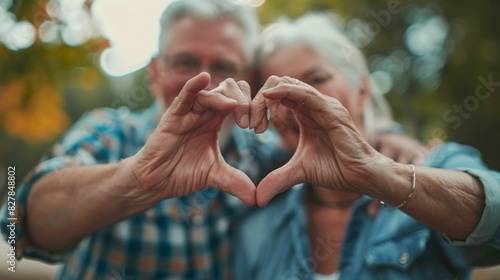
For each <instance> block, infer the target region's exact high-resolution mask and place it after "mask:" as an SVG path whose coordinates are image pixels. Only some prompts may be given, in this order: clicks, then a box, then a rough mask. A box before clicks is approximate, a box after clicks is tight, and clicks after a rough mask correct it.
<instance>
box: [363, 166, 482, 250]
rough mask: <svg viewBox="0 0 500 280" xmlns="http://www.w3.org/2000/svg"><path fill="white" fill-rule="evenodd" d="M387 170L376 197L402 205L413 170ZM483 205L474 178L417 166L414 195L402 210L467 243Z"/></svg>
mask: <svg viewBox="0 0 500 280" xmlns="http://www.w3.org/2000/svg"><path fill="white" fill-rule="evenodd" d="M386 170H387V171H386V172H384V175H383V176H379V178H380V179H379V181H378V184H377V186H376V187H375V188H373V192H374V193H373V196H374V197H377V198H379V199H381V200H383V201H387V202H390V203H391V204H393V205H399V204H400V203H402V202H403V201H404V200H405V199H406V198H407V197H408V195H409V193H410V190H411V185H412V170H411V168H410V166H409V165H405V164H400V163H395V162H393V163H390V164H388V165H386ZM484 201H485V200H484V192H483V188H482V186H481V184H480V183H479V181H478V180H477V179H476V178H474V177H472V176H471V175H469V174H467V173H465V172H461V171H454V170H444V169H435V168H428V167H423V166H417V167H416V189H415V193H414V195H413V196H412V198H411V199H410V200H409V201H408V202H407V203H406V204H405V205H404V206H403V207H401V208H400V210H402V211H404V212H405V213H407V214H408V215H410V216H412V217H413V218H415V219H416V220H418V221H420V222H422V223H423V224H426V225H428V226H429V227H431V228H433V229H435V230H437V231H440V232H442V233H444V234H446V235H448V236H449V237H452V238H454V239H459V240H464V239H466V238H467V237H468V236H469V235H470V234H471V233H472V231H473V230H474V229H475V228H476V226H477V224H478V223H479V221H480V219H481V216H482V213H483V209H484V207H485V202H484Z"/></svg>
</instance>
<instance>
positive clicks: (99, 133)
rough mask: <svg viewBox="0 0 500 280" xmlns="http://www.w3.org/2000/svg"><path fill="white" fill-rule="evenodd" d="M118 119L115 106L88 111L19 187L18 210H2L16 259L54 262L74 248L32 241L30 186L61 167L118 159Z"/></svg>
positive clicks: (4, 230) (4, 228) (4, 231)
mask: <svg viewBox="0 0 500 280" xmlns="http://www.w3.org/2000/svg"><path fill="white" fill-rule="evenodd" d="M119 123H120V118H119V116H118V115H117V114H116V113H115V111H114V110H112V109H99V110H95V111H92V112H90V113H87V114H85V115H84V116H82V118H81V119H80V120H79V121H78V122H77V123H76V124H75V125H74V126H73V127H72V128H71V129H70V130H69V131H68V132H67V133H66V135H65V136H64V137H63V138H62V139H61V140H60V141H59V142H58V143H57V144H55V145H54V146H53V147H52V150H51V152H50V153H49V154H48V155H47V156H46V157H44V158H43V159H42V160H41V162H40V163H39V164H38V165H37V166H35V168H33V169H32V170H31V171H30V172H29V173H28V175H27V176H26V177H25V178H24V179H23V181H22V183H21V184H20V185H19V187H18V188H16V190H15V191H16V194H15V206H16V207H15V211H14V212H12V211H9V209H8V207H7V205H4V207H3V208H2V210H1V212H0V213H1V217H0V223H1V225H2V228H1V232H2V235H3V237H4V239H5V240H6V241H7V242H9V241H10V242H9V244H10V245H11V246H14V247H15V249H16V258H17V259H21V258H22V257H29V258H36V259H40V260H43V261H45V262H49V263H55V262H60V261H62V260H63V259H64V257H65V256H66V255H67V254H68V253H70V252H71V251H72V250H70V251H68V252H63V253H60V252H59V253H54V252H48V251H43V250H41V249H39V248H37V247H36V246H34V245H33V243H32V242H31V240H30V237H29V235H28V233H27V232H26V215H27V209H26V207H27V200H28V196H29V193H30V190H31V188H32V186H33V185H34V184H35V183H36V182H37V181H38V180H39V179H40V178H42V177H43V176H44V175H46V174H48V173H50V172H52V171H55V170H58V169H62V168H65V167H71V166H84V165H95V164H100V163H108V162H116V161H119V160H120V154H121V153H120V151H121V145H120V143H121V142H122V141H121V140H122V139H123V138H124V135H123V133H122V132H121V130H120V125H119ZM12 223H14V225H15V231H14V233H15V235H14V236H13V237H12V236H11V234H12V233H11V230H10V228H9V227H8V225H9V224H12Z"/></svg>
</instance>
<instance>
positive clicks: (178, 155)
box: [129, 73, 255, 205]
mask: <svg viewBox="0 0 500 280" xmlns="http://www.w3.org/2000/svg"><path fill="white" fill-rule="evenodd" d="M209 81H210V75H208V74H207V73H201V74H199V75H197V76H196V77H194V78H192V79H191V80H189V81H188V82H187V83H186V85H185V86H184V88H183V89H182V91H181V92H180V93H179V95H178V96H177V97H176V98H175V100H174V101H173V103H172V105H171V106H170V107H169V108H168V110H167V111H166V112H165V114H164V115H163V117H162V118H161V120H160V122H159V123H158V127H157V128H156V130H155V131H154V132H153V134H152V135H151V136H150V137H149V139H148V141H147V143H146V145H145V146H144V147H143V148H142V149H141V150H140V151H139V152H138V153H137V154H136V155H135V156H134V157H133V161H132V162H133V164H131V169H132V170H131V172H132V173H133V175H134V177H135V179H136V182H137V184H136V185H137V187H136V188H135V189H133V190H130V192H129V193H130V197H131V199H133V200H134V201H135V202H138V203H142V202H144V203H154V202H156V201H159V200H161V199H165V198H170V197H177V196H183V195H187V194H190V193H193V192H197V191H200V190H203V189H205V188H207V187H215V188H219V189H221V190H223V191H225V192H228V193H230V194H232V195H234V196H236V197H238V198H240V199H241V200H242V201H243V202H245V203H246V204H248V205H253V204H255V186H254V184H253V182H252V181H251V180H250V178H248V177H247V176H246V175H245V174H244V173H243V172H242V171H240V170H237V169H235V168H232V167H231V166H229V165H228V164H227V163H226V162H225V161H224V159H223V157H222V155H221V152H220V150H219V145H218V138H219V131H220V129H221V126H222V123H223V121H224V119H225V118H226V116H227V115H228V114H229V113H230V112H233V114H234V117H235V119H236V120H238V121H237V123H238V125H239V126H240V127H242V128H245V127H248V123H249V120H248V118H249V108H250V87H249V86H248V84H246V83H245V82H238V83H236V82H235V81H234V80H232V79H228V80H226V81H224V82H223V83H221V85H220V86H219V87H217V88H216V89H214V90H212V91H205V90H203V89H204V88H205V87H206V86H207V85H208V83H209Z"/></svg>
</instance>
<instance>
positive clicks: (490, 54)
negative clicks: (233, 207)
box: [0, 0, 500, 279]
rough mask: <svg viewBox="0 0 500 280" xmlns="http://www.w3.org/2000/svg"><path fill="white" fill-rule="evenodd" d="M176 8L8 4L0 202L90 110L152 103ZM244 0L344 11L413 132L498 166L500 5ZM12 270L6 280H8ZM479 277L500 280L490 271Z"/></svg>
mask: <svg viewBox="0 0 500 280" xmlns="http://www.w3.org/2000/svg"><path fill="white" fill-rule="evenodd" d="M168 2H169V1H168V0H142V1H141V0H121V1H118V0H94V1H89V0H87V1H85V0H50V1H15V0H0V199H1V201H2V202H3V201H4V200H5V196H6V177H5V175H6V171H7V167H8V166H15V167H16V177H17V180H18V183H19V181H20V180H21V178H22V177H24V175H25V174H26V173H27V172H28V171H29V170H30V168H32V167H33V166H34V165H35V164H36V163H37V162H38V161H39V160H40V158H41V157H42V156H43V155H44V154H45V153H46V152H47V151H48V149H49V147H50V146H51V145H52V144H53V143H54V142H55V141H57V140H58V139H59V138H60V137H61V136H62V134H63V133H64V132H65V131H66V130H67V129H68V128H69V127H70V126H71V124H72V123H73V122H75V121H76V120H77V119H78V118H79V117H80V116H81V115H82V113H84V112H86V111H88V110H91V109H93V108H98V107H104V106H105V107H113V108H118V107H121V106H128V107H130V108H132V109H134V110H140V109H141V108H144V107H146V106H148V105H149V104H150V103H151V102H152V99H151V97H150V95H149V89H148V77H147V76H148V75H147V70H146V69H145V68H144V67H145V65H147V63H148V61H149V58H150V57H151V54H152V53H154V51H155V47H156V41H155V38H156V36H157V33H156V32H157V31H158V26H157V21H158V15H159V14H160V13H161V11H162V9H163V8H164V7H165V6H166V5H167V4H168ZM242 2H247V3H249V4H251V5H254V6H255V7H256V9H257V11H258V14H259V16H260V18H261V22H262V24H263V26H265V25H266V24H267V23H269V22H272V21H273V20H275V19H277V18H278V17H279V16H281V15H288V16H289V17H297V16H299V15H301V14H303V13H304V12H306V11H308V10H329V11H332V12H335V13H336V15H337V16H336V17H337V18H338V19H339V24H340V25H341V26H342V28H344V30H345V32H346V33H347V34H348V35H349V36H350V38H351V39H352V40H353V41H354V42H355V43H356V44H357V45H358V46H359V47H360V48H361V49H362V51H363V52H364V53H365V54H366V56H367V60H368V63H369V66H370V70H371V72H372V77H373V79H374V80H375V81H376V82H377V83H378V85H379V87H380V88H381V90H382V92H383V93H384V94H385V95H386V97H387V99H388V100H389V102H390V104H391V105H392V108H393V111H394V117H395V119H396V120H397V121H398V122H400V123H401V124H404V125H405V126H406V128H407V133H408V134H410V135H411V136H414V137H416V138H417V139H419V140H421V141H422V142H424V143H428V142H430V141H431V140H433V139H436V138H439V139H441V140H444V141H456V142H460V143H463V144H468V145H471V146H474V147H476V148H477V149H478V150H479V151H480V152H481V153H482V155H483V157H484V161H485V162H486V163H487V164H488V165H489V166H490V167H491V168H493V169H496V170H500V145H499V144H500V108H499V105H500V94H499V93H500V31H499V27H500V17H499V16H498V12H499V11H500V2H498V1H495V0H479V1H475V2H471V1H465V0H455V1H451V0H449V1H443V0H441V1H419V0H413V1H404V0H401V1H398V0H389V1H382V0H323V1H320V0H317V1H312V0H296V1H286V0H268V1H265V0H246V1H242ZM311 32H313V31H311ZM0 204H2V203H0ZM0 243H1V242H0ZM3 245H5V244H2V246H3ZM3 251H4V249H3V247H2V252H3ZM2 255H3V256H4V257H3V258H5V254H3V253H2ZM3 258H2V260H3ZM3 263H4V265H2V267H4V266H5V262H3ZM23 263H24V264H23ZM23 263H21V264H18V265H19V267H18V271H19V273H17V274H15V275H16V276H18V277H21V275H22V273H29V272H30V271H31V272H32V273H35V274H32V275H37V276H36V277H37V278H36V279H42V278H40V277H41V275H42V274H39V272H38V271H39V269H40V268H41V269H42V270H43V269H44V268H43V266H40V265H38V266H32V265H29V263H27V262H23ZM4 271H6V267H5V269H3V268H0V276H2V277H0V278H2V279H9V278H5V277H6V276H5V277H4V276H3V275H2V274H3V273H4ZM497 271H498V269H497ZM12 275H13V274H9V276H10V277H12ZM29 277H31V276H28V278H29ZM488 277H490V278H488ZM13 279H14V278H13ZM475 279H500V274H498V272H495V270H488V271H482V272H478V273H477V274H476V276H475Z"/></svg>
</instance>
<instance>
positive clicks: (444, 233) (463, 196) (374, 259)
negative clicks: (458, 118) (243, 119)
mask: <svg viewBox="0 0 500 280" xmlns="http://www.w3.org/2000/svg"><path fill="white" fill-rule="evenodd" d="M259 57H260V67H261V69H262V75H263V78H264V79H266V82H265V84H264V86H263V88H262V89H261V90H260V91H259V93H258V94H257V96H256V98H255V99H254V100H253V102H252V114H251V123H250V127H251V128H254V129H255V131H256V132H262V131H264V130H265V129H267V126H268V120H270V121H271V122H273V123H274V125H275V127H276V128H277V129H278V130H279V131H280V133H281V135H282V136H283V139H284V140H285V141H286V143H287V144H288V147H289V148H290V149H292V150H294V151H295V154H294V156H293V158H292V159H291V160H290V161H289V162H288V163H287V164H286V165H285V166H283V167H282V168H280V169H277V170H275V171H274V172H272V173H271V174H269V175H268V176H267V177H266V178H265V179H264V180H263V181H261V183H260V184H259V185H258V187H257V192H256V195H257V197H256V199H257V203H258V204H259V205H260V206H264V205H267V207H265V208H263V209H257V210H256V211H254V212H252V213H250V214H249V215H247V216H246V217H245V219H243V220H242V221H241V223H240V224H239V226H238V227H237V229H236V235H235V239H236V242H235V247H234V252H233V253H234V259H235V264H234V271H233V275H234V277H235V278H236V279H468V278H469V277H470V268H471V266H485V265H493V264H496V263H500V250H499V248H500V231H499V225H500V219H498V218H496V215H498V213H500V174H499V173H497V172H494V171H491V170H489V169H488V168H487V167H486V166H485V165H484V163H482V162H481V159H480V156H479V155H478V154H477V152H476V151H475V150H474V149H472V148H469V147H465V146H461V145H458V144H455V143H446V144H443V145H441V146H440V147H438V148H436V149H435V150H434V151H433V152H432V153H431V154H430V155H429V156H428V157H427V158H426V160H425V164H424V165H425V166H413V165H407V164H402V163H398V162H395V161H393V160H391V159H389V158H387V157H385V156H383V155H381V154H380V153H378V152H377V151H376V150H375V149H374V148H372V146H371V145H370V144H369V141H370V137H371V135H373V133H372V131H371V130H373V129H372V127H371V125H370V124H369V123H370V122H369V121H370V119H373V111H374V110H373V106H374V105H375V104H374V100H377V99H379V98H380V96H372V95H374V93H373V92H371V90H370V83H369V78H368V71H367V67H366V64H365V62H364V58H363V56H362V54H361V53H360V51H359V50H358V49H356V48H355V47H354V46H353V44H352V43H351V42H350V41H349V40H348V39H347V38H346V37H345V36H344V35H342V34H341V33H340V32H339V31H338V30H337V29H336V28H335V27H334V25H333V24H332V22H331V21H330V20H329V18H328V17H327V16H325V15H321V14H309V15H306V16H304V17H302V18H300V19H298V20H297V21H295V22H288V21H284V22H279V23H278V24H276V25H274V26H273V27H272V28H271V29H269V30H268V31H267V32H265V33H264V34H263V37H262V42H261V45H260V47H259ZM299 183H305V184H301V185H297V184H299ZM294 185H296V186H295V187H293V188H291V189H290V187H291V186H294ZM288 189H290V190H288ZM287 190H288V191H287ZM285 191H286V192H285ZM279 193H282V194H280V195H278V196H277V197H276V198H274V199H273V200H272V201H271V199H272V198H273V197H275V196H276V195H277V194H279ZM373 200H378V201H381V204H382V206H383V207H382V206H381V207H380V208H379V209H377V211H375V212H374V213H368V212H370V211H367V205H369V204H370V202H371V201H373ZM268 203H269V204H268ZM495 213H496V214H495Z"/></svg>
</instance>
